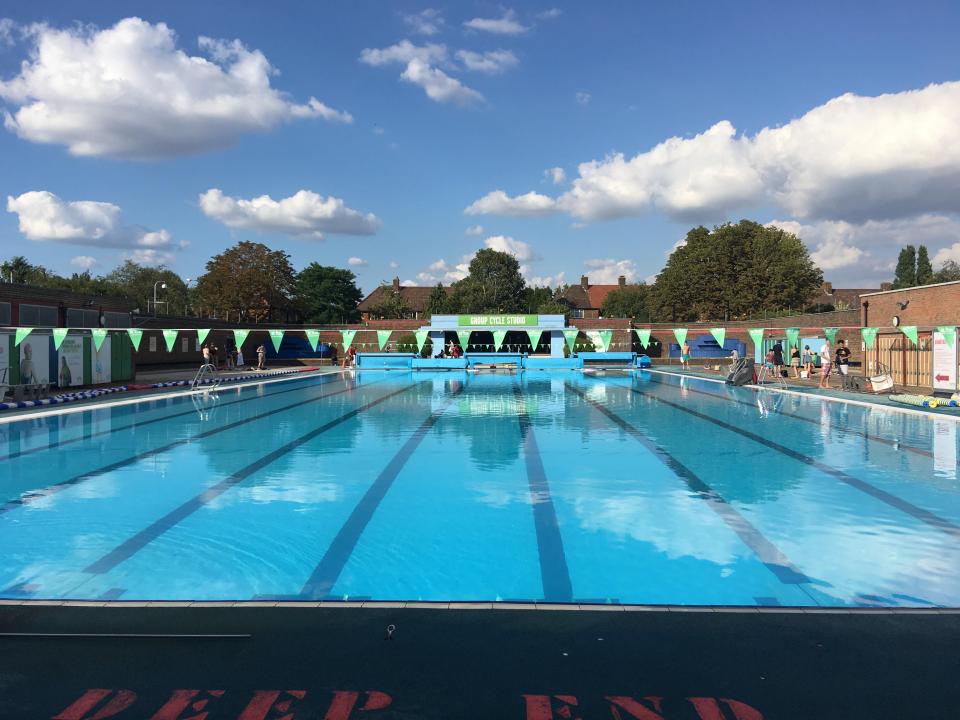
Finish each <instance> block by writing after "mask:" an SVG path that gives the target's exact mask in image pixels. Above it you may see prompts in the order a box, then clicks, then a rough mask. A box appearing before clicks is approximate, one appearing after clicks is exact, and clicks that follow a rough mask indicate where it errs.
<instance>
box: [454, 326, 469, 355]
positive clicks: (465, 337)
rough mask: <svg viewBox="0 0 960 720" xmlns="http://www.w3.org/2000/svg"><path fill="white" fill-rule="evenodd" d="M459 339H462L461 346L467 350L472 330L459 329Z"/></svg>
mask: <svg viewBox="0 0 960 720" xmlns="http://www.w3.org/2000/svg"><path fill="white" fill-rule="evenodd" d="M457 340H459V341H460V347H462V348H463V351H464V352H466V351H467V345H469V344H470V331H469V330H457Z"/></svg>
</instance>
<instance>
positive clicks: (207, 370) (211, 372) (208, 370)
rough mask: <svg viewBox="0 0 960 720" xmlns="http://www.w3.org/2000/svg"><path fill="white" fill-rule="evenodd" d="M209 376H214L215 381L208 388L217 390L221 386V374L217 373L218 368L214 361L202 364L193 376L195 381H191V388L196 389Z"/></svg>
mask: <svg viewBox="0 0 960 720" xmlns="http://www.w3.org/2000/svg"><path fill="white" fill-rule="evenodd" d="M208 376H212V377H213V383H212V384H211V385H210V387H209V388H208V389H209V390H216V389H217V388H219V387H220V383H221V380H220V375H219V373H217V368H216V366H215V365H213V364H212V363H205V364H203V365H201V366H200V369H199V370H197V374H196V375H194V376H193V382H191V383H190V389H191V390H196V389H197V388H198V387H199V386H200V385H201V384H203V381H204V380H205V379H207V377H208Z"/></svg>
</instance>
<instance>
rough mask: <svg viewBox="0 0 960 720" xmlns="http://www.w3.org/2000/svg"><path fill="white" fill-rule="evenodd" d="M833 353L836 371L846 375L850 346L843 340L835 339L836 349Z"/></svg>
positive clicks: (848, 365) (848, 366)
mask: <svg viewBox="0 0 960 720" xmlns="http://www.w3.org/2000/svg"><path fill="white" fill-rule="evenodd" d="M833 355H834V357H835V358H836V360H837V372H838V373H840V374H841V375H847V374H848V373H849V372H850V348H848V347H847V344H846V343H845V342H844V341H843V340H837V349H836V351H834V353H833Z"/></svg>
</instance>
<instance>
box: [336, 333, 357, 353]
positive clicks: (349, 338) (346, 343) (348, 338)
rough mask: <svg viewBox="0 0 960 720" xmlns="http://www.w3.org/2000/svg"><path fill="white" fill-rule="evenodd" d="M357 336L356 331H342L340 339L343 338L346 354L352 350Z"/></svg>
mask: <svg viewBox="0 0 960 720" xmlns="http://www.w3.org/2000/svg"><path fill="white" fill-rule="evenodd" d="M356 334H357V331H356V330H341V331H340V337H341V338H343V351H344V352H346V351H347V350H349V349H350V345H351V343H352V342H353V337H354V335H356Z"/></svg>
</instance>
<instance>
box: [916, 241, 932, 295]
mask: <svg viewBox="0 0 960 720" xmlns="http://www.w3.org/2000/svg"><path fill="white" fill-rule="evenodd" d="M932 282H933V265H931V264H930V255H929V254H928V253H927V246H926V245H921V246H920V247H919V248H918V249H917V285H929V284H930V283H932Z"/></svg>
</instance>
